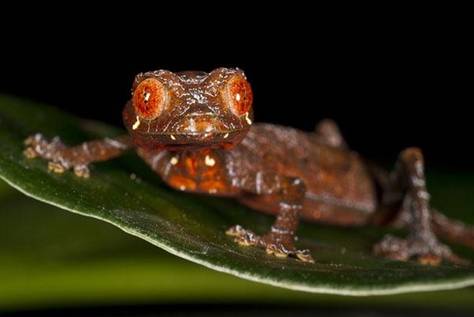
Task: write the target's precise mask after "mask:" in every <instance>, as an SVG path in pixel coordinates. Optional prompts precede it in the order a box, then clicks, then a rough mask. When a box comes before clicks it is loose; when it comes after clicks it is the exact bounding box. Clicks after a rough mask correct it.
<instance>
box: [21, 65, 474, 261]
mask: <svg viewBox="0 0 474 317" xmlns="http://www.w3.org/2000/svg"><path fill="white" fill-rule="evenodd" d="M252 101H253V96H252V92H251V89H250V85H249V84H248V82H247V80H246V77H245V75H244V74H243V72H242V71H240V70H238V69H226V68H219V69H216V70H214V71H213V72H211V73H209V74H207V73H203V72H183V73H176V74H175V73H172V72H169V71H163V70H160V71H155V72H148V73H143V74H139V75H138V76H137V77H136V78H135V81H134V83H133V87H132V99H131V100H130V101H129V102H128V103H127V105H126V106H125V109H124V111H123V117H124V122H125V126H126V127H127V129H128V130H129V133H130V136H123V137H120V138H116V139H105V140H98V141H91V142H86V143H84V144H82V145H79V146H75V147H66V146H65V145H63V144H62V143H61V142H60V140H59V139H58V138H55V139H53V140H52V141H51V142H49V141H47V140H46V139H45V138H44V137H43V136H42V135H40V134H37V135H34V136H32V137H30V138H28V139H27V140H26V145H27V148H26V150H25V155H26V156H28V157H30V158H33V157H36V156H40V157H43V158H45V159H47V160H49V161H50V163H49V167H50V169H51V170H52V171H53V172H58V173H62V172H64V171H66V170H68V169H73V170H74V171H75V173H76V175H78V176H82V177H89V175H90V173H89V169H88V164H89V163H91V162H94V161H104V160H107V159H111V158H114V157H116V156H118V155H120V154H121V153H122V152H124V151H126V150H128V149H130V148H132V147H134V148H136V150H137V153H138V155H140V156H141V157H142V158H143V159H144V160H145V161H146V162H147V163H148V164H149V165H150V167H151V168H152V169H153V170H154V171H156V172H157V174H159V175H160V177H161V178H162V179H163V180H164V181H165V182H166V183H167V184H168V185H169V186H171V187H173V188H175V189H177V190H181V191H188V192H195V193H203V194H207V195H220V196H229V197H234V198H236V199H237V200H239V201H240V202H242V203H243V204H246V205H248V206H250V207H252V208H254V209H256V210H259V211H263V212H267V213H271V214H274V215H276V220H275V223H274V224H273V226H272V228H271V230H270V231H269V232H268V233H267V234H265V235H263V236H258V235H256V234H255V233H253V232H252V231H250V230H247V229H244V228H242V227H241V226H239V225H236V226H234V227H232V228H229V230H228V231H227V234H228V235H230V236H233V237H234V240H235V241H236V242H237V243H239V244H240V245H244V246H251V245H253V246H259V247H263V248H265V250H266V251H267V253H269V254H273V255H275V256H279V257H286V256H292V257H296V258H298V259H299V260H301V261H306V262H312V261H313V258H312V256H311V255H310V254H309V252H308V251H307V250H298V249H297V248H296V247H295V245H294V241H295V234H296V230H297V228H298V223H299V219H300V218H303V219H305V220H309V221H318V222H324V223H329V224H334V225H344V226H354V225H365V224H373V225H387V224H389V225H397V226H406V227H408V229H409V236H408V237H407V238H406V239H400V238H396V237H392V236H387V237H385V238H384V239H383V240H382V241H381V242H379V243H377V244H376V245H375V246H374V252H375V253H376V254H378V255H381V256H386V257H389V258H392V259H397V260H408V259H410V258H416V259H418V261H419V262H420V263H422V264H432V265H436V264H438V263H439V262H440V261H442V260H443V259H444V260H448V261H451V262H454V263H458V264H462V263H466V261H465V260H463V259H460V258H459V257H457V256H456V255H454V254H453V253H452V252H451V251H450V249H449V248H448V247H447V246H445V245H443V244H441V243H440V242H439V241H438V239H437V237H436V234H441V235H442V236H444V237H446V238H447V239H449V240H451V241H454V242H457V243H462V244H465V245H468V246H470V247H473V248H474V229H473V228H471V227H468V226H466V225H464V224H462V223H460V222H457V221H453V220H450V219H448V218H446V217H445V216H443V215H441V214H440V213H438V212H436V211H434V210H431V208H430V206H429V194H428V192H427V190H426V185H425V176H424V163H423V157H422V154H421V151H420V150H419V149H417V148H410V149H407V150H405V151H403V152H402V153H401V154H400V157H399V159H398V162H397V165H396V168H395V169H394V171H393V172H392V173H388V172H386V171H384V170H381V169H379V168H377V167H376V166H372V165H370V164H367V163H366V162H364V161H363V160H362V159H361V158H360V157H359V156H358V154H356V153H354V152H352V151H351V150H349V149H348V146H347V144H346V143H345V141H344V139H343V137H342V136H341V134H340V132H339V129H338V127H337V126H336V124H335V123H334V122H332V121H331V120H324V121H322V122H320V123H319V124H318V125H317V127H316V130H315V132H313V133H305V132H302V131H299V130H296V129H292V128H287V127H282V126H277V125H272V124H252V109H251V105H252Z"/></svg>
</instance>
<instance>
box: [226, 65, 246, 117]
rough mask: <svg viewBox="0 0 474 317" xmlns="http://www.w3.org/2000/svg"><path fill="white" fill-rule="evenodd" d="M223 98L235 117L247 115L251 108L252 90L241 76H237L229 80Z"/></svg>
mask: <svg viewBox="0 0 474 317" xmlns="http://www.w3.org/2000/svg"><path fill="white" fill-rule="evenodd" d="M224 96H225V100H226V103H227V104H228V105H229V107H230V110H231V111H232V112H233V113H234V114H235V115H237V116H242V115H244V114H246V113H248V112H249V111H250V108H251V107H252V102H253V93H252V88H251V87H250V84H249V82H248V81H247V80H246V79H245V77H244V76H243V75H240V74H237V75H234V76H232V77H231V78H230V79H229V81H228V82H227V84H226V87H225V90H224Z"/></svg>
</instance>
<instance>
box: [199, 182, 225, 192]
mask: <svg viewBox="0 0 474 317" xmlns="http://www.w3.org/2000/svg"><path fill="white" fill-rule="evenodd" d="M199 189H200V190H202V191H205V192H217V193H219V192H225V191H227V185H226V184H225V183H224V182H223V181H219V180H210V181H203V182H202V183H200V184H199Z"/></svg>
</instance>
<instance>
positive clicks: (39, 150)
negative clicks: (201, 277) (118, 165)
mask: <svg viewBox="0 0 474 317" xmlns="http://www.w3.org/2000/svg"><path fill="white" fill-rule="evenodd" d="M25 146H26V149H25V151H24V155H25V156H26V157H27V158H30V159H32V158H35V157H41V158H44V159H46V160H47V161H48V162H49V163H48V168H49V170H50V171H52V172H55V173H64V172H65V171H67V170H69V169H73V170H74V173H75V174H76V175H77V176H79V177H84V178H87V177H89V176H90V172H89V167H88V165H89V164H90V163H92V162H97V161H106V160H109V159H112V158H115V157H117V156H119V155H121V154H122V153H123V152H124V151H126V150H128V149H130V148H131V147H132V142H131V140H130V138H129V137H128V136H120V137H117V138H105V139H102V140H93V141H89V142H84V143H82V144H80V145H77V146H72V147H67V146H66V145H64V144H63V143H62V142H61V140H60V139H59V138H58V137H55V138H53V139H52V140H51V141H48V140H47V139H46V138H45V137H44V136H43V135H42V134H39V133H38V134H35V135H32V136H30V137H28V138H27V139H26V140H25Z"/></svg>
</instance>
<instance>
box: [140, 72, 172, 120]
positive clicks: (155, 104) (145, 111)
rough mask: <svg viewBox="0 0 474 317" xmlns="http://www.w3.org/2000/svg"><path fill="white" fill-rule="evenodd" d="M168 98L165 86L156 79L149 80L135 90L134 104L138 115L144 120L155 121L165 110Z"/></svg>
mask: <svg viewBox="0 0 474 317" xmlns="http://www.w3.org/2000/svg"><path fill="white" fill-rule="evenodd" d="M167 98H168V96H167V91H166V88H165V86H164V85H163V84H162V83H161V82H160V81H159V80H157V79H155V78H147V79H145V80H143V81H142V82H141V83H140V84H138V86H137V88H135V91H134V92H133V97H132V102H133V107H134V108H135V112H136V113H137V115H139V116H140V117H141V118H143V119H148V120H153V119H155V118H156V117H158V116H159V115H160V114H161V112H162V111H163V109H164V108H165V105H166V102H167Z"/></svg>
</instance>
